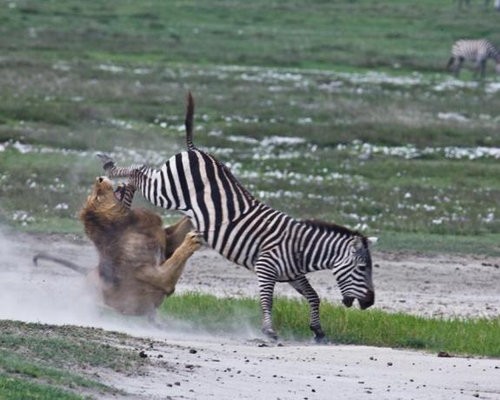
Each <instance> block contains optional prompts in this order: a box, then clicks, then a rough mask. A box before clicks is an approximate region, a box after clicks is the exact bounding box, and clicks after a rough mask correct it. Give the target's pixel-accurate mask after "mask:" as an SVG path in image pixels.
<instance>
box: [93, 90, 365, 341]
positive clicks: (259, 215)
mask: <svg viewBox="0 0 500 400" xmlns="http://www.w3.org/2000/svg"><path fill="white" fill-rule="evenodd" d="M192 115H193V101H192V98H191V97H189V98H188V111H187V117H186V133H187V145H188V150H187V151H184V152H181V153H178V154H176V155H174V156H173V157H171V158H170V159H169V160H168V161H167V162H166V163H165V164H164V165H163V166H162V167H161V168H160V169H154V168H150V167H147V166H141V167H138V168H119V167H116V166H115V165H114V163H113V161H112V160H111V159H109V158H108V157H106V156H104V157H101V158H102V159H103V162H104V165H105V169H106V172H107V174H108V176H109V177H120V176H127V177H129V182H130V183H131V184H132V185H134V186H136V187H137V189H138V190H139V191H140V192H141V193H142V194H143V195H144V196H145V197H146V198H147V199H148V200H149V201H150V202H152V203H153V204H155V205H157V206H160V207H163V208H167V209H170V210H179V211H181V212H182V213H184V214H185V215H187V216H188V217H189V218H190V219H191V222H192V224H193V225H194V227H195V229H196V230H198V231H199V232H200V233H201V234H202V235H203V237H204V239H205V241H206V243H207V244H208V245H209V246H210V247H212V248H213V249H215V250H217V251H218V252H219V253H220V254H222V255H223V256H225V257H226V258H227V259H229V260H231V261H233V262H235V263H237V264H240V265H243V266H245V267H246V268H248V269H250V270H253V271H254V272H255V273H256V275H257V278H258V282H259V290H260V302H261V307H262V312H263V325H262V329H263V331H264V332H265V333H266V334H267V335H269V336H272V337H274V336H276V334H275V332H274V330H273V327H272V317H271V309H272V301H273V292H274V286H275V284H276V282H288V283H290V285H292V287H294V288H295V289H296V290H297V291H298V292H299V293H301V294H302V295H303V296H305V297H306V299H307V300H308V302H309V304H310V307H311V314H310V327H311V330H312V331H313V332H314V334H315V338H316V339H317V340H320V339H322V338H323V337H324V333H323V331H322V329H321V325H320V318H319V303H320V300H319V297H318V295H317V293H316V292H315V290H314V289H313V288H312V287H311V285H310V284H309V282H308V280H307V278H306V274H307V273H309V272H313V271H317V270H324V269H330V270H332V271H333V274H334V275H335V277H336V278H337V282H338V285H339V287H340V290H341V293H342V295H343V298H344V299H343V302H344V304H345V305H347V306H350V305H351V304H352V303H353V301H354V299H358V301H359V304H360V306H361V308H367V307H369V306H371V305H372V304H373V303H374V289H373V283H372V278H371V277H372V262H371V257H370V251H369V249H368V240H367V238H365V237H364V236H362V235H361V234H359V233H358V232H354V231H351V230H349V229H347V228H344V227H341V226H337V225H334V224H327V223H324V222H317V221H299V220H296V219H294V218H292V217H290V216H288V215H286V214H285V213H283V212H281V211H278V210H275V209H273V208H271V207H269V206H267V205H266V204H264V203H262V202H260V201H259V200H257V199H255V198H254V197H253V196H252V195H251V194H250V193H249V192H248V191H247V190H246V189H245V188H244V187H243V186H242V185H241V184H240V183H239V182H238V181H237V179H236V178H235V177H234V176H233V174H232V173H231V171H230V170H229V169H228V168H227V167H226V166H224V165H223V164H222V163H221V162H219V161H218V160H217V159H216V158H214V157H213V156H211V155H209V154H207V153H205V152H204V151H202V150H199V149H197V148H196V147H195V146H194V145H193V143H192V130H191V129H192Z"/></svg>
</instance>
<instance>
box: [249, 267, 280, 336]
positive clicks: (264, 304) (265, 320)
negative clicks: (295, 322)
mask: <svg viewBox="0 0 500 400" xmlns="http://www.w3.org/2000/svg"><path fill="white" fill-rule="evenodd" d="M259 264H260V263H257V264H256V268H255V272H256V274H257V278H258V280H259V294H260V307H261V309H262V333H264V335H266V336H267V337H269V338H270V339H273V340H278V335H277V334H276V332H275V331H274V329H273V319H272V309H273V294H274V286H275V285H276V277H275V275H274V274H273V273H272V272H271V271H272V270H274V268H273V267H272V266H270V265H267V263H262V264H260V265H259Z"/></svg>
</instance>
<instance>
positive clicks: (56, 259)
mask: <svg viewBox="0 0 500 400" xmlns="http://www.w3.org/2000/svg"><path fill="white" fill-rule="evenodd" d="M38 260H47V261H53V262H55V263H58V264H61V265H64V266H65V267H68V268H69V269H72V270H73V271H76V272H78V273H79V274H82V275H86V274H87V272H89V271H88V270H87V269H86V268H83V267H80V266H79V265H77V264H75V263H72V262H71V261H68V260H65V259H63V258H59V257H55V256H52V255H50V254H47V253H38V254H35V256H34V257H33V264H35V265H38Z"/></svg>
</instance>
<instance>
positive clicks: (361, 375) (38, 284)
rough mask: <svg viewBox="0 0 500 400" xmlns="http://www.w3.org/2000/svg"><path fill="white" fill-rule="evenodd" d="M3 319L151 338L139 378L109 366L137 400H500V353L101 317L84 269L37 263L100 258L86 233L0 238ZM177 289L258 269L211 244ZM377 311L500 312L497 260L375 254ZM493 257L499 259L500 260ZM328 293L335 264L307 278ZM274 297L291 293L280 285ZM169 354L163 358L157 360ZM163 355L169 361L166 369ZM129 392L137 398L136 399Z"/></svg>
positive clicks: (235, 279)
mask: <svg viewBox="0 0 500 400" xmlns="http://www.w3.org/2000/svg"><path fill="white" fill-rule="evenodd" d="M0 239H1V240H0V253H1V254H2V256H1V258H0V318H2V319H17V320H24V321H37V322H47V323H66V324H77V325H89V326H98V327H103V328H105V329H113V330H119V331H125V332H128V333H130V334H133V335H135V336H138V337H149V338H155V339H157V341H156V342H155V344H154V346H153V348H150V347H148V348H147V350H146V353H147V354H148V356H149V357H150V359H151V360H154V362H155V363H157V367H151V368H150V369H149V370H148V371H147V373H146V374H145V375H144V376H140V377H137V376H136V377H126V376H123V375H119V374H114V373H113V374H112V373H110V372H109V371H108V372H106V371H103V373H102V374H101V376H102V378H103V379H104V381H105V382H106V383H110V384H114V385H115V386H117V387H120V388H123V389H124V390H125V391H127V392H128V393H130V394H131V395H132V397H131V398H137V399H165V398H169V397H168V396H170V398H175V399H177V398H182V399H196V400H198V399H234V398H241V399H325V400H326V399H332V398H333V399H336V398H339V399H365V398H366V399H468V398H469V399H472V398H481V399H500V362H499V360H488V359H465V358H438V357H437V356H436V355H435V354H424V353H421V352H413V351H400V350H392V349H386V348H373V347H363V346H335V345H329V346H316V345H312V344H311V345H304V344H296V343H284V345H283V346H282V347H281V346H276V345H275V344H269V343H266V342H263V341H262V340H261V337H260V334H259V332H253V331H251V330H244V329H243V330H242V332H241V333H240V334H238V335H236V336H235V337H229V335H225V336H221V337H213V336H212V337H205V336H199V335H198V336H195V335H190V334H189V332H187V331H186V330H185V329H186V327H181V328H173V329H172V330H171V331H168V332H165V331H162V332H160V331H157V330H152V328H148V327H145V326H144V325H143V322H138V321H126V322H124V321H119V322H118V321H116V320H110V319H109V316H108V317H103V316H102V315H99V313H98V312H97V310H96V307H95V304H94V299H93V298H92V296H91V295H90V294H89V293H88V291H87V289H86V287H85V285H84V284H83V282H82V279H81V277H80V276H78V275H77V274H75V273H74V272H73V271H69V270H66V269H64V268H61V267H59V266H52V265H49V264H43V265H42V266H40V267H39V268H34V267H33V266H32V264H31V257H32V255H33V254H34V253H35V252H37V251H39V250H48V251H50V252H52V253H54V254H58V255H60V256H63V257H69V258H73V259H75V261H77V262H78V263H79V264H81V265H93V264H94V263H95V260H96V255H95V252H94V250H93V247H92V246H90V244H89V243H88V242H87V241H81V240H75V239H70V238H62V237H58V236H53V237H49V236H40V237H37V236H33V235H21V234H17V235H16V237H15V238H11V239H6V238H5V235H3V237H2V236H0ZM190 261H191V262H190V264H189V266H188V267H187V271H186V273H185V275H184V276H183V277H182V281H181V283H180V284H179V285H178V291H186V290H197V291H206V292H210V293H214V294H217V295H251V296H254V295H255V293H256V292H255V285H256V282H255V277H254V275H253V274H251V273H250V272H248V271H246V270H245V269H243V268H239V267H235V266H233V265H231V264H229V263H228V262H227V261H225V260H224V259H222V258H221V257H220V256H218V255H217V254H215V253H214V252H213V251H211V250H201V251H199V252H198V253H197V254H195V256H193V258H192V259H191V260H190ZM374 261H375V263H376V264H378V265H379V266H378V267H377V268H375V276H374V281H375V285H376V291H377V300H376V306H374V307H377V308H381V309H384V310H389V311H405V312H411V313H415V314H421V315H445V316H456V315H462V316H470V315H474V316H497V315H499V314H500V311H499V310H500V308H499V304H500V302H499V300H500V289H499V288H500V269H499V268H498V265H499V264H500V260H499V259H487V258H480V257H443V256H437V257H424V256H418V255H404V254H384V253H377V252H375V253H374ZM495 265H496V266H495ZM311 278H312V279H311V280H312V282H313V285H314V286H315V287H316V288H317V289H318V292H319V294H320V296H321V297H322V298H324V299H329V300H330V301H333V302H336V301H340V294H339V293H338V289H337V288H336V286H335V283H334V280H333V278H332V277H331V275H330V274H329V273H317V274H315V275H312V276H311ZM277 294H278V295H293V296H295V293H294V292H293V290H291V289H290V288H289V287H288V285H284V284H281V285H278V286H277ZM159 355H162V357H161V358H158V356H159ZM164 360H168V361H169V365H170V366H171V368H165V362H164ZM129 398H130V397H129Z"/></svg>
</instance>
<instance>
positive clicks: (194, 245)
mask: <svg viewBox="0 0 500 400" xmlns="http://www.w3.org/2000/svg"><path fill="white" fill-rule="evenodd" d="M184 244H185V245H187V246H189V250H190V251H192V252H195V251H196V250H198V249H199V248H200V247H201V246H202V244H203V235H202V234H201V233H200V232H197V231H191V232H188V233H187V234H186V238H185V239H184Z"/></svg>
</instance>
